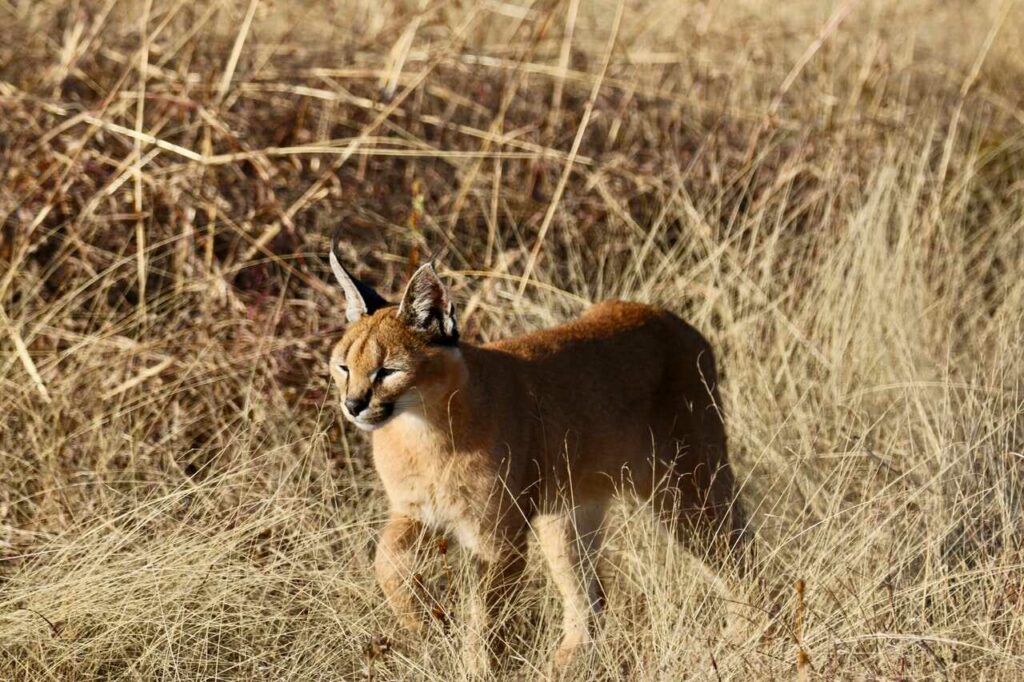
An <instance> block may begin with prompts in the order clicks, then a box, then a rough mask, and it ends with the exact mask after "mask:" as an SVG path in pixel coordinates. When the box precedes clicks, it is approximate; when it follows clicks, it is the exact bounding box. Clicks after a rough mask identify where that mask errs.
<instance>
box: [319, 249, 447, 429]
mask: <svg viewBox="0 0 1024 682" xmlns="http://www.w3.org/2000/svg"><path fill="white" fill-rule="evenodd" d="M330 260H331V269H332V270H334V276H335V277H337V278H338V283H339V284H340V285H341V288H342V290H343V291H344V292H345V317H346V318H347V319H348V327H347V328H346V330H345V334H344V336H342V337H341V340H340V341H339V342H338V343H337V345H335V346H334V351H333V352H332V353H331V376H332V377H333V378H334V381H335V382H337V384H338V389H339V390H340V392H341V407H342V412H343V413H344V414H345V418H346V419H348V420H349V421H351V422H352V423H353V424H355V425H356V426H358V427H359V428H360V429H363V430H364V431H373V430H374V429H378V428H380V427H381V426H384V425H385V424H387V423H388V422H389V421H391V420H392V419H393V418H395V417H396V416H398V415H400V414H402V413H406V412H414V413H420V414H423V413H425V412H426V410H427V409H428V408H429V407H430V406H431V405H432V404H435V403H437V402H438V401H442V400H446V399H447V397H448V396H450V394H451V390H452V387H453V382H454V381H456V380H457V377H458V376H459V375H460V370H461V367H462V356H461V354H460V352H459V332H458V328H457V326H456V320H455V305H454V304H453V303H452V300H451V297H450V296H449V293H448V290H447V289H446V288H445V286H444V284H442V283H441V280H440V279H439V278H438V276H437V272H436V271H435V270H434V266H433V263H427V264H426V265H424V266H422V267H421V268H419V269H418V270H417V271H416V273H415V274H414V275H413V276H412V279H410V280H409V284H408V285H407V286H406V289H405V294H404V295H403V296H402V302H401V303H400V304H399V305H392V304H390V303H388V302H387V301H385V300H384V299H383V298H382V297H381V296H380V294H378V293H377V292H376V291H374V290H373V289H372V288H371V287H370V286H368V285H366V284H364V283H363V282H360V281H359V280H357V279H356V278H355V277H353V276H352V274H351V273H350V272H349V271H348V270H347V269H345V267H344V266H343V265H342V264H341V261H340V260H338V257H337V255H336V250H335V248H334V245H333V244H332V245H331V254H330Z"/></svg>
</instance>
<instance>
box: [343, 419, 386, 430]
mask: <svg viewBox="0 0 1024 682" xmlns="http://www.w3.org/2000/svg"><path fill="white" fill-rule="evenodd" d="M349 421H350V422H352V423H353V424H355V425H356V427H357V428H358V429H359V430H360V431H366V432H367V433H369V432H370V431H376V430H377V429H379V428H380V427H382V426H384V425H385V424H387V423H388V420H386V419H385V420H384V421H382V422H380V423H379V424H371V423H370V422H365V421H363V420H362V419H349Z"/></svg>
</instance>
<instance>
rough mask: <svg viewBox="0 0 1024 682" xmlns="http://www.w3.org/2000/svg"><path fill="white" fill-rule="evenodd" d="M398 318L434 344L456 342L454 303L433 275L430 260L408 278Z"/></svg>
mask: <svg viewBox="0 0 1024 682" xmlns="http://www.w3.org/2000/svg"><path fill="white" fill-rule="evenodd" d="M398 319H400V320H401V321H402V322H404V323H405V324H407V325H409V326H410V327H412V328H413V329H414V330H416V331H417V332H419V333H421V334H425V335H426V336H427V337H428V338H430V340H431V341H432V342H434V343H440V344H443V345H455V344H456V343H458V341H459V329H458V326H457V323H456V320H455V304H454V303H452V297H451V296H450V295H449V293H448V289H447V288H446V287H445V286H444V284H442V283H441V279H440V278H439V277H438V276H437V271H436V270H434V263H433V262H430V263H427V264H426V265H422V266H420V268H419V269H418V270H417V271H416V272H415V273H414V274H413V276H412V279H410V280H409V284H408V286H406V287H405V295H404V296H402V304H401V305H400V306H399V307H398Z"/></svg>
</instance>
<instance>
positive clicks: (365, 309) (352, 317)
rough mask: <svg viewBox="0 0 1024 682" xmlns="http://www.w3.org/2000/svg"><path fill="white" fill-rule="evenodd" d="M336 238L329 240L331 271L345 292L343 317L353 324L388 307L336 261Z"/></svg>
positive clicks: (367, 286) (379, 297)
mask: <svg viewBox="0 0 1024 682" xmlns="http://www.w3.org/2000/svg"><path fill="white" fill-rule="evenodd" d="M337 246H338V238H337V236H335V237H334V238H332V239H331V253H330V261H331V270H333V271H334V276H335V277H336V278H337V280H338V284H340V285H341V288H342V290H343V291H344V292H345V317H346V319H348V321H349V322H355V321H356V320H358V319H359V318H361V317H363V316H364V315H372V314H373V313H375V312H376V311H378V310H380V309H381V308H384V307H385V306H387V305H388V302H387V301H385V300H384V298H383V297H382V296H381V295H380V294H378V293H377V292H376V291H374V290H373V287H371V286H370V285H368V284H364V283H363V282H360V281H359V280H358V279H356V278H355V277H353V276H352V273H350V272H349V271H348V270H347V269H346V268H345V266H344V265H342V264H341V260H339V259H338V249H337Z"/></svg>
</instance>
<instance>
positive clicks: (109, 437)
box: [0, 0, 1024, 680]
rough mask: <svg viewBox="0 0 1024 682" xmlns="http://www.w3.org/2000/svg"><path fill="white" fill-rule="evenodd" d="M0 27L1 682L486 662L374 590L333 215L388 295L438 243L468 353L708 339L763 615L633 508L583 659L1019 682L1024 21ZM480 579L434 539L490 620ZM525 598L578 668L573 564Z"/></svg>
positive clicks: (1023, 621) (917, 13)
mask: <svg viewBox="0 0 1024 682" xmlns="http://www.w3.org/2000/svg"><path fill="white" fill-rule="evenodd" d="M0 34H2V35H3V39H2V41H0V216H2V219H3V222H2V223H0V225H2V227H0V679H4V680H88V679H128V680H150V679H169V680H170V679H173V680H211V679H240V680H247V679H260V680H278V679H281V680H284V679H290V680H314V679H325V680H328V679H329V680H334V679H350V680H355V679H365V678H367V677H370V678H372V679H376V680H388V679H393V680H406V679H419V680H449V679H459V678H460V677H462V676H463V675H464V672H463V671H464V667H463V665H462V657H463V654H462V652H463V650H464V647H465V646H466V644H467V643H466V641H465V639H466V632H465V628H464V627H463V626H462V625H461V624H460V623H462V622H464V619H461V620H460V619H457V620H456V622H455V624H454V626H453V627H452V628H451V629H450V630H449V631H448V632H443V631H441V630H440V629H438V631H436V632H434V633H432V634H431V635H430V637H429V638H427V639H426V640H424V641H413V640H410V639H408V638H405V637H403V635H402V634H401V632H400V631H399V630H398V628H397V624H396V622H395V620H394V619H393V617H392V616H391V614H390V613H389V612H388V611H387V609H386V608H385V607H384V606H383V604H382V600H381V596H380V593H379V592H378V588H377V587H376V585H375V583H374V579H373V576H372V570H371V561H372V559H371V557H372V552H373V547H374V543H375V537H376V532H377V531H378V529H379V528H380V524H381V521H382V520H383V518H384V514H385V511H386V508H385V501H384V499H383V494H382V491H381V488H380V484H379V483H378V481H377V479H376V476H375V474H374V471H373V467H372V464H371V461H370V459H369V443H368V441H367V439H366V438H365V437H364V435H363V434H361V433H358V432H356V431H355V430H354V429H352V428H351V427H349V426H348V425H343V424H342V423H341V420H340V414H339V409H338V406H337V403H338V398H337V394H336V393H335V389H333V388H332V387H331V386H330V385H329V383H328V376H327V369H326V366H325V361H326V357H327V355H326V354H327V352H328V348H329V347H330V345H331V343H332V342H333V341H334V340H336V339H337V338H338V336H339V334H340V333H341V330H342V329H343V327H344V316H343V313H342V307H343V302H342V298H341V296H340V292H339V291H338V290H337V289H336V288H335V286H334V283H333V281H332V280H331V278H330V277H329V269H328V268H327V265H326V249H327V244H328V239H329V235H330V234H331V233H332V232H333V231H335V230H336V229H340V230H341V235H342V238H343V243H344V247H343V252H344V254H345V255H346V256H347V257H348V258H349V260H350V261H351V262H352V263H353V264H358V267H357V268H356V270H357V272H358V273H359V274H360V275H362V276H364V277H365V278H366V279H368V280H370V281H372V282H374V283H375V284H376V285H377V287H378V289H379V290H381V291H382V292H386V293H389V294H391V295H392V296H394V295H397V293H399V292H400V291H401V289H400V287H401V285H402V284H403V282H404V278H405V276H406V273H407V272H408V271H409V270H410V267H411V266H412V265H413V264H415V263H416V262H419V261H421V260H422V259H423V258H426V257H428V256H429V255H430V254H434V253H436V254H437V257H438V262H439V264H440V266H441V267H440V271H441V273H442V275H443V277H444V279H445V280H446V282H448V283H449V284H450V286H451V287H452V290H453V292H454V295H455V297H456V301H457V304H458V305H459V313H460V323H461V326H462V329H463V331H464V338H466V339H467V340H470V341H483V340H490V339H494V338H498V337H501V336H503V335H507V334H511V333H516V332H520V331H525V330H532V329H537V328H540V327H544V326H548V325H552V324H555V323H557V322H559V321H561V320H564V319H567V318H569V317H571V316H573V315H575V314H577V313H579V312H580V311H581V310H582V309H583V308H584V307H585V306H586V305H587V304H588V303H590V302H594V301H599V300H602V299H606V298H613V297H614V298H625V299H631V300H637V301H645V302H651V303H656V304H659V305H662V306H664V307H666V308H668V309H670V310H672V311H675V312H677V313H679V314H681V315H683V316H684V317H686V318H687V319H688V320H690V321H691V322H692V323H693V324H694V325H696V326H697V327H698V328H700V329H701V330H703V331H704V332H705V333H706V335H707V336H708V337H709V338H710V339H711V340H712V342H713V343H714V345H715V346H716V348H717V349H718V353H719V359H720V365H721V367H722V369H723V372H724V386H723V401H724V403H725V405H724V408H725V412H726V415H727V420H728V430H729V437H730V445H731V452H732V459H733V461H734V462H735V466H736V469H737V473H738V478H739V480H740V481H741V482H742V498H743V501H744V503H745V504H746V506H747V507H748V508H749V509H750V510H752V512H753V519H754V523H755V526H756V528H757V540H756V546H757V548H756V549H757V555H756V562H757V563H756V566H755V568H754V571H753V575H751V576H750V577H749V578H748V582H747V586H748V589H749V592H750V595H749V597H750V606H749V607H747V609H748V612H749V613H750V614H751V619H752V624H751V626H750V628H751V630H752V636H751V637H750V638H749V641H746V642H745V643H742V642H736V641H734V640H732V639H729V638H726V637H725V636H723V631H722V628H721V616H722V613H723V604H722V601H721V599H720V598H719V596H718V594H717V593H716V592H715V591H714V590H713V588H712V586H711V585H710V584H708V582H707V581H706V580H704V579H703V578H702V577H701V575H700V573H699V572H698V571H697V570H696V569H695V565H694V563H693V561H692V559H691V558H690V557H688V556H687V555H686V554H685V552H683V551H682V550H681V549H680V548H679V547H677V546H674V545H673V544H672V543H671V542H670V541H669V539H668V537H667V535H666V534H664V533H663V532H662V531H660V530H659V529H658V527H657V525H656V524H655V523H654V522H653V520H652V518H651V515H649V514H646V513H645V512H644V511H643V510H642V509H638V508H637V507H636V506H635V505H630V504H623V505H622V506H621V507H619V508H617V510H616V513H615V517H614V523H613V529H612V532H611V534H610V539H609V547H608V552H607V557H606V563H605V566H604V567H603V569H602V571H603V573H604V575H605V584H606V588H607V592H608V608H607V611H606V618H605V621H604V625H603V628H602V630H601V632H600V633H599V637H598V645H597V649H596V652H595V654H594V656H593V657H592V658H591V659H590V660H589V661H587V664H586V666H584V667H583V669H580V670H578V671H577V673H578V674H577V677H578V678H579V679H601V680H618V679H623V680H625V679H629V680H678V679H710V680H718V679H721V680H726V679H734V680H748V679H766V680H767V679H787V678H794V677H796V678H801V679H812V678H821V679H829V680H832V679H891V680H897V679H898V680H920V679H943V680H960V679H962V680H970V679H987V680H997V679H998V680H1015V679H1021V678H1022V677H1024V515H1022V511H1024V362H1022V357H1024V87H1022V86H1024V52H1021V51H1020V45H1021V44H1022V43H1024V4H1022V3H1020V2H1015V1H1013V0H1009V1H1003V0H995V1H989V0H979V1H977V2H972V1H968V0H905V1H901V2H884V1H882V0H863V1H861V2H826V1H823V0H813V1H812V0H793V1H791V2H770V1H769V0H705V1H703V2H696V1H694V2H678V1H676V0H655V1H652V2H640V1H639V0H626V1H625V2H624V3H618V2H615V1H614V0H584V1H580V0H565V1H564V2H558V1H557V0H556V1H539V2H535V3H532V4H530V3H528V2H525V1H521V0H514V1H511V2H504V1H502V0H463V1H462V2H451V3H448V2H428V1H426V0H423V1H422V2H412V1H409V2H397V1H396V2H386V3H378V2H370V1H361V2H355V1H353V2H341V1H339V0H324V1H322V2H300V1H299V0H262V1H260V0H251V1H250V0H199V1H198V2H185V1H183V0H120V1H118V0H75V1H73V2H55V1H45V2H43V1H40V2H36V1H30V0H3V1H0ZM622 362H625V363H628V362H630V358H628V357H624V358H622ZM468 566H469V563H468V561H467V559H466V558H465V557H464V556H463V555H461V554H460V553H459V552H458V551H455V550H454V549H453V551H452V552H450V553H449V555H447V556H440V555H435V556H431V557H428V558H427V565H425V567H424V570H425V572H426V575H428V576H429V578H430V580H432V581H438V582H439V584H442V585H443V584H447V586H448V587H447V594H448V595H449V597H448V598H450V600H451V602H452V607H453V608H454V610H455V612H456V614H457V615H459V614H464V611H465V609H466V607H467V603H468V594H469V592H470V591H471V588H472V581H471V580H470V579H469V574H470V571H469V570H468ZM798 584H802V585H803V586H804V588H803V597H802V599H799V598H798V597H797V589H796V586H797V585H798ZM762 609H763V611H760V610H762ZM509 610H510V612H511V615H513V616H514V617H516V618H518V619H519V620H520V621H521V624H520V626H519V627H518V628H517V629H516V630H515V632H516V638H515V641H513V642H511V645H512V650H513V653H514V656H513V657H511V658H510V659H509V660H508V664H507V666H506V667H505V670H504V672H503V674H505V675H508V676H511V677H513V678H515V677H533V676H538V675H539V676H541V677H543V676H544V674H545V670H546V662H547V660H548V657H549V655H550V652H551V650H552V648H553V647H554V646H555V644H556V642H557V636H558V626H559V624H560V617H559V605H558V601H557V599H556V598H555V591H554V589H553V587H552V586H551V585H550V582H549V580H548V577H547V574H546V571H545V570H543V567H542V566H541V565H540V562H539V561H535V562H533V563H531V568H530V572H529V585H528V587H527V591H526V593H525V596H524V598H523V599H522V600H521V601H519V602H517V603H512V604H509ZM759 613H760V615H758V614H759Z"/></svg>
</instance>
